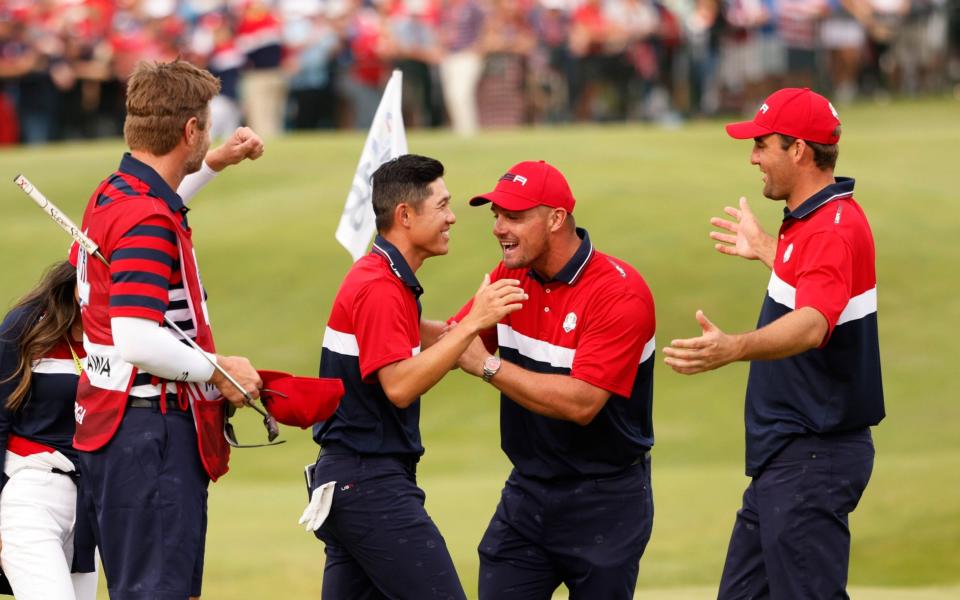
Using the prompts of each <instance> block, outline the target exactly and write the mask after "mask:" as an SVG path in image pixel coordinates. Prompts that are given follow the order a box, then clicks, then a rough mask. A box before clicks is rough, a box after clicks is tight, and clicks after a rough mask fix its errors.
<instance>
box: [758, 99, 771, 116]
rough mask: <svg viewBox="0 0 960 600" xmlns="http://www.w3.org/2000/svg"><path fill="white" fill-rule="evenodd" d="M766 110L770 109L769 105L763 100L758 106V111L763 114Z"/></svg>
mask: <svg viewBox="0 0 960 600" xmlns="http://www.w3.org/2000/svg"><path fill="white" fill-rule="evenodd" d="M768 110H770V107H769V106H767V103H766V102H764V103H763V106H761V107H760V112H762V113H763V114H767V111H768Z"/></svg>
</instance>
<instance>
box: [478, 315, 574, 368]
mask: <svg viewBox="0 0 960 600" xmlns="http://www.w3.org/2000/svg"><path fill="white" fill-rule="evenodd" d="M497 343H498V344H500V346H502V347H504V348H512V349H514V350H516V351H517V352H519V353H520V354H521V355H522V356H525V357H527V358H529V359H531V360H535V361H537V362H541V363H547V364H548V365H550V366H551V367H557V368H561V369H572V368H573V358H574V356H575V355H576V353H577V351H576V350H575V349H573V348H564V347H563V346H557V345H555V344H551V343H549V342H544V341H542V340H538V339H534V338H532V337H529V336H526V335H523V334H522V333H518V332H517V331H514V329H513V327H510V326H509V325H504V324H503V323H498V324H497Z"/></svg>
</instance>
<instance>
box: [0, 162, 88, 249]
mask: <svg viewBox="0 0 960 600" xmlns="http://www.w3.org/2000/svg"><path fill="white" fill-rule="evenodd" d="M13 182H14V183H16V184H17V187H19V188H20V189H21V190H23V193H24V194H26V195H28V196H30V199H31V200H33V201H34V202H36V203H37V206H39V207H40V208H41V209H42V210H43V212H45V213H47V215H48V216H49V217H50V218H51V219H53V222H54V223H56V224H57V225H59V226H60V228H61V229H63V230H64V231H66V232H67V233H68V234H70V237H72V238H73V239H74V240H75V241H76V242H77V243H78V244H80V246H81V247H82V248H83V249H84V250H86V251H87V254H90V255H91V256H96V257H98V258H99V259H100V260H104V258H103V255H101V254H100V252H99V250H98V246H97V244H96V243H94V241H93V240H91V239H90V238H88V237H87V236H85V235H84V234H83V232H82V231H80V228H79V227H77V225H76V223H74V222H73V221H71V220H70V217H68V216H67V215H65V214H63V211H61V210H60V209H59V208H57V207H56V205H54V203H53V202H50V201H49V200H47V197H46V196H44V195H43V194H42V193H41V192H40V190H38V189H37V188H36V186H35V185H33V184H32V183H31V182H30V180H29V179H27V178H26V177H24V176H23V175H17V176H16V177H15V178H14V179H13ZM104 262H106V261H105V260H104Z"/></svg>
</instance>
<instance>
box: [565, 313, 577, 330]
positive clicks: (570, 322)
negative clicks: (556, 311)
mask: <svg viewBox="0 0 960 600" xmlns="http://www.w3.org/2000/svg"><path fill="white" fill-rule="evenodd" d="M576 326H577V315H576V314H574V313H567V316H566V318H565V319H564V320H563V330H564V331H565V332H566V333H570V332H571V331H573V330H574V328H575V327H576Z"/></svg>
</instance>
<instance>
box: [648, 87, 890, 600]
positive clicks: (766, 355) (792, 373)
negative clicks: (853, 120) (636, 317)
mask: <svg viewBox="0 0 960 600" xmlns="http://www.w3.org/2000/svg"><path fill="white" fill-rule="evenodd" d="M727 133H729V134H730V136H731V137H734V138H738V139H750V138H753V140H754V147H753V152H752V154H751V156H750V162H751V164H755V165H757V166H758V167H760V171H761V172H762V173H763V182H764V186H763V195H764V196H766V197H767V198H770V199H771V200H785V201H786V208H785V209H784V217H783V223H782V225H781V226H780V232H779V235H778V236H777V237H776V238H775V237H773V236H771V235H768V234H767V233H766V232H764V231H763V230H762V229H761V228H760V224H759V223H758V222H757V219H756V217H754V215H753V213H752V212H751V211H750V207H749V205H748V204H747V201H746V199H745V198H741V199H740V208H739V209H736V208H732V207H727V208H726V209H725V212H726V213H727V214H728V215H730V216H731V217H733V219H734V220H732V221H731V220H726V219H720V218H714V219H712V220H711V223H712V224H713V225H714V226H715V227H719V228H720V229H723V230H725V231H726V232H727V233H724V232H713V233H711V234H710V235H711V237H712V238H713V239H714V240H716V241H717V242H718V243H717V244H716V249H717V250H718V251H719V252H721V253H723V254H728V255H731V256H740V257H743V258H746V259H751V260H760V261H761V262H763V263H764V264H765V265H766V266H767V267H768V268H770V269H771V271H772V273H771V276H770V283H769V285H768V286H767V293H766V296H765V297H764V299H763V305H762V307H761V310H760V319H759V322H758V324H757V329H756V330H754V331H750V332H747V333H743V334H736V335H733V334H727V333H724V332H723V331H721V330H720V329H719V328H718V327H717V326H716V325H714V324H713V323H711V322H710V321H709V320H708V319H707V317H706V316H704V314H703V313H702V312H701V311H697V321H698V322H699V323H700V327H701V328H702V330H703V332H702V335H701V336H699V337H696V338H691V339H685V340H674V341H673V342H671V345H670V346H669V347H667V348H665V349H664V354H666V356H667V358H666V363H667V364H668V365H670V366H671V367H672V368H673V369H674V370H675V371H677V372H679V373H685V374H693V373H700V372H703V371H709V370H712V369H716V368H719V367H722V366H724V365H726V364H728V363H731V362H733V361H738V360H745V361H750V376H749V381H748V383H747V394H746V411H745V422H746V438H747V439H746V463H747V464H746V472H747V475H748V476H750V477H751V478H752V480H751V482H750V485H749V486H748V487H747V490H746V492H744V495H743V507H742V508H741V509H740V511H739V512H738V513H737V519H736V523H735V524H734V528H733V534H732V536H731V538H730V546H729V549H728V551H727V560H726V564H725V566H724V570H723V577H722V580H721V582H720V593H719V597H720V598H721V599H730V598H761V597H772V598H846V597H847V593H846V583H847V565H848V562H849V557H850V530H849V526H848V515H849V514H850V513H851V512H852V511H853V510H854V509H855V508H856V506H857V504H858V502H859V501H860V497H861V496H862V494H863V491H864V489H865V488H866V486H867V482H868V481H869V479H870V473H871V471H872V469H873V455H874V449H873V442H872V439H871V436H870V427H871V426H872V425H876V424H878V423H879V422H880V420H881V419H883V417H884V407H883V387H882V383H881V379H880V347H879V341H878V337H877V289H876V270H875V264H874V263H875V257H874V254H875V252H874V244H873V235H872V233H871V232H870V226H869V224H868V223H867V218H866V216H865V215H864V213H863V210H862V209H861V208H860V205H859V204H857V203H856V201H854V199H853V184H854V182H853V179H848V178H843V177H836V178H835V177H834V175H833V170H834V165H835V164H836V160H837V153H838V149H837V142H838V141H839V139H840V120H839V118H838V116H837V113H836V111H835V110H834V108H833V106H832V105H831V104H830V103H829V102H828V101H827V99H826V98H824V97H823V96H820V95H818V94H815V93H814V92H811V91H810V90H808V89H799V88H787V89H783V90H780V91H778V92H776V93H774V94H772V95H771V96H770V97H769V98H767V100H766V102H764V104H763V106H761V107H760V110H759V111H757V114H756V117H754V119H753V120H752V121H747V122H744V123H734V124H731V125H728V126H727Z"/></svg>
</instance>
